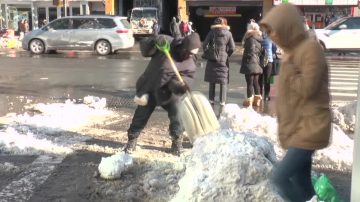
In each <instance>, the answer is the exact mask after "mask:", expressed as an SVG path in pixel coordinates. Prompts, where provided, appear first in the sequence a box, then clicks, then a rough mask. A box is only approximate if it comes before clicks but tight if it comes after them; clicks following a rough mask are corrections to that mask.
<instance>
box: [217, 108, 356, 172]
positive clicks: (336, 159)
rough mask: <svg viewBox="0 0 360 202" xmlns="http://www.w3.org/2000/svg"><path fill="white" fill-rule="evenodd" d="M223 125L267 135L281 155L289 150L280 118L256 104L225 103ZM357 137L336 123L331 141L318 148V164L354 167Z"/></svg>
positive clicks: (315, 162)
mask: <svg viewBox="0 0 360 202" xmlns="http://www.w3.org/2000/svg"><path fill="white" fill-rule="evenodd" d="M219 121H220V124H221V128H223V129H233V130H235V131H238V132H253V133H255V134H256V135H259V136H262V137H266V138H267V139H268V140H269V141H270V142H271V143H272V144H273V145H274V149H275V151H276V155H277V157H278V158H279V159H281V158H282V156H283V155H284V154H285V150H283V149H282V148H281V147H280V145H279V142H278V135H277V126H278V123H277V120H276V118H273V117H270V116H262V115H261V114H259V113H257V112H256V111H254V110H253V109H252V108H240V107H239V106H238V105H236V104H227V105H225V108H224V112H223V113H222V114H221V117H220V120H219ZM353 146H354V141H353V140H352V139H350V138H349V137H348V136H347V135H346V134H345V133H344V132H343V131H342V130H341V129H340V128H339V127H337V125H335V124H333V125H332V136H331V144H330V145H329V146H328V147H327V148H325V149H322V150H318V151H316V153H315V155H314V165H315V166H318V167H324V168H329V169H334V170H348V171H349V170H351V167H352V162H353V159H352V156H353Z"/></svg>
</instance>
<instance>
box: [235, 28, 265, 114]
mask: <svg viewBox="0 0 360 202" xmlns="http://www.w3.org/2000/svg"><path fill="white" fill-rule="evenodd" d="M261 43H262V33H261V31H260V27H259V25H258V24H257V23H255V22H251V23H250V24H249V25H248V30H247V31H246V33H245V36H244V53H243V57H242V61H241V68H240V73H242V74H245V80H246V96H247V97H246V99H245V100H244V102H243V106H245V107H247V106H257V107H258V106H260V104H261V100H262V96H261V90H260V83H259V78H260V75H261V74H262V73H263V69H262V67H261V65H260V56H261V49H262V46H261Z"/></svg>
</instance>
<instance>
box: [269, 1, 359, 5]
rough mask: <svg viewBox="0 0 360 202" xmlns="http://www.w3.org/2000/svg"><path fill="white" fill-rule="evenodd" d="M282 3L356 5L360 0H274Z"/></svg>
mask: <svg viewBox="0 0 360 202" xmlns="http://www.w3.org/2000/svg"><path fill="white" fill-rule="evenodd" d="M282 3H292V4H295V5H319V6H324V5H329V6H332V5H343V6H348V5H349V6H350V5H352V6H355V5H357V4H358V0H273V4H274V5H279V4H282Z"/></svg>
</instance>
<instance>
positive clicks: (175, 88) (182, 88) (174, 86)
mask: <svg viewBox="0 0 360 202" xmlns="http://www.w3.org/2000/svg"><path fill="white" fill-rule="evenodd" d="M169 89H170V90H171V92H173V93H174V94H176V95H182V94H185V93H186V91H190V88H189V86H188V85H186V84H185V83H182V82H180V81H173V82H171V83H170V85H169Z"/></svg>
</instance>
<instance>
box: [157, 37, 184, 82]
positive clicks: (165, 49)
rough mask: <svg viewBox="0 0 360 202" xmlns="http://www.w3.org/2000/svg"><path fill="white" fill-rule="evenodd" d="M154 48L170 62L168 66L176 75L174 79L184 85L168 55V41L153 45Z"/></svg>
mask: <svg viewBox="0 0 360 202" xmlns="http://www.w3.org/2000/svg"><path fill="white" fill-rule="evenodd" d="M155 46H156V48H157V49H159V50H160V51H161V52H163V53H164V54H165V55H166V57H167V58H168V59H169V61H170V66H171V68H172V69H173V71H174V72H175V74H176V77H177V78H178V79H179V81H180V82H181V83H183V84H184V85H185V82H184V80H183V78H182V77H181V75H180V73H179V70H178V69H177V67H176V65H175V62H174V60H173V58H172V57H171V55H170V44H169V42H168V41H165V42H164V43H163V44H155Z"/></svg>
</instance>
